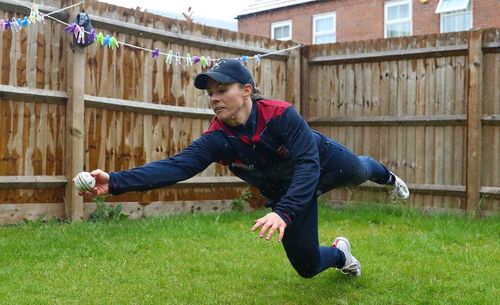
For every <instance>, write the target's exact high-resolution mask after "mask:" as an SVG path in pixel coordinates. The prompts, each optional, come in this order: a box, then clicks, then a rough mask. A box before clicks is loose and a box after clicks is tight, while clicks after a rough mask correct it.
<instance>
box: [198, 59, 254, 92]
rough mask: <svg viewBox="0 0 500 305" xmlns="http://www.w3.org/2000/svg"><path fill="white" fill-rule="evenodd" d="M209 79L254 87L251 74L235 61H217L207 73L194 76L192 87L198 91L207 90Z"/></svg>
mask: <svg viewBox="0 0 500 305" xmlns="http://www.w3.org/2000/svg"><path fill="white" fill-rule="evenodd" d="M209 78H211V79H213V80H215V81H216V82H219V83H222V84H232V83H240V84H243V85H246V84H250V85H252V87H255V85H254V82H253V77H252V74H251V73H250V71H248V69H247V67H245V65H243V64H242V63H241V62H240V61H239V60H237V59H230V58H224V59H221V60H219V61H218V62H217V63H216V64H214V65H213V67H212V68H210V70H208V71H207V72H205V73H200V74H198V75H196V78H195V79H194V86H195V87H196V88H198V89H207V83H208V79H209Z"/></svg>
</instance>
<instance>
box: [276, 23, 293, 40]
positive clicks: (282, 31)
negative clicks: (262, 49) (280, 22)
mask: <svg viewBox="0 0 500 305" xmlns="http://www.w3.org/2000/svg"><path fill="white" fill-rule="evenodd" d="M289 34H290V26H289V25H284V26H280V27H276V28H274V39H282V38H289V37H290V35H289Z"/></svg>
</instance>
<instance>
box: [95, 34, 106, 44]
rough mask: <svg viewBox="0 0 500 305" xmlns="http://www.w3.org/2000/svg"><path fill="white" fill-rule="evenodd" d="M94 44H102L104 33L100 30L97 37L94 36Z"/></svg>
mask: <svg viewBox="0 0 500 305" xmlns="http://www.w3.org/2000/svg"><path fill="white" fill-rule="evenodd" d="M95 44H96V45H101V46H103V45H104V34H103V33H102V32H99V34H97V37H96V38H95Z"/></svg>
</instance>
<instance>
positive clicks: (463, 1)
mask: <svg viewBox="0 0 500 305" xmlns="http://www.w3.org/2000/svg"><path fill="white" fill-rule="evenodd" d="M451 1H453V2H454V3H455V6H454V7H453V6H452V7H449V8H448V9H446V7H445V4H444V3H445V1H443V0H439V3H438V5H437V7H436V14H442V13H451V12H456V11H464V10H466V9H467V7H469V3H470V2H471V0H451Z"/></svg>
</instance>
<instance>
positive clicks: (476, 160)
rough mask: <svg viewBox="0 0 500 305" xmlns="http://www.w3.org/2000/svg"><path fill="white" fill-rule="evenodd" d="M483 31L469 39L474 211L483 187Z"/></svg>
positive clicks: (469, 153)
mask: <svg viewBox="0 0 500 305" xmlns="http://www.w3.org/2000/svg"><path fill="white" fill-rule="evenodd" d="M481 43H482V33H481V32H480V31H473V32H471V35H470V40H469V83H468V86H469V91H468V92H469V98H468V103H467V183H466V192H467V202H466V210H467V211H472V210H474V209H475V208H476V206H477V204H478V203H479V191H480V189H481V114H482V111H481V109H482V75H483V65H482V61H483V51H482V49H481Z"/></svg>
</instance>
